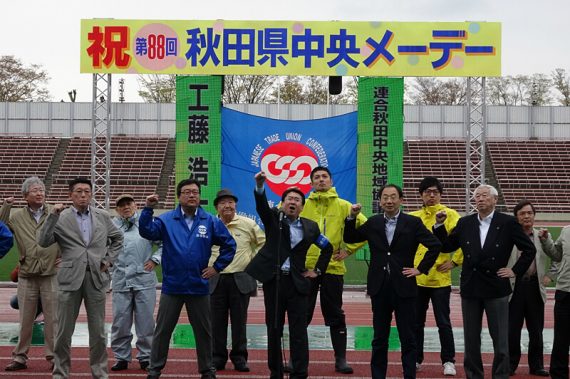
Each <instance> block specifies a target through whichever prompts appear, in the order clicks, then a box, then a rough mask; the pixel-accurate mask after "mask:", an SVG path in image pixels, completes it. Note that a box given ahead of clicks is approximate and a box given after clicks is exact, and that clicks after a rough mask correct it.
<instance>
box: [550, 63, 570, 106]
mask: <svg viewBox="0 0 570 379" xmlns="http://www.w3.org/2000/svg"><path fill="white" fill-rule="evenodd" d="M551 77H552V85H553V86H554V88H556V89H557V90H558V91H559V92H560V95H562V97H559V98H558V101H559V102H560V104H561V105H564V106H570V76H569V75H568V74H567V73H566V70H565V69H563V68H557V69H555V70H554V71H552V74H551Z"/></svg>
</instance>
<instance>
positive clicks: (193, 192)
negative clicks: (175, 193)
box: [180, 190, 200, 196]
mask: <svg viewBox="0 0 570 379" xmlns="http://www.w3.org/2000/svg"><path fill="white" fill-rule="evenodd" d="M180 194H181V195H184V196H190V195H199V194H200V191H198V190H184V191H181V192H180Z"/></svg>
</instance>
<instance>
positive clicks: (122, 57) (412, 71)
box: [81, 19, 501, 76]
mask: <svg viewBox="0 0 570 379" xmlns="http://www.w3.org/2000/svg"><path fill="white" fill-rule="evenodd" d="M81 72H82V73H113V74H116V73H120V74H151V73H152V74H185V75H192V74H194V75H247V74H249V75H322V76H335V75H339V76H344V75H349V76H500V75H501V24H500V23H498V22H347V21H226V20H215V21H173V20H168V21H166V20H112V19H109V20H106V19H93V20H81Z"/></svg>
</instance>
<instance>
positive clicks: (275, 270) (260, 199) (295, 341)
mask: <svg viewBox="0 0 570 379" xmlns="http://www.w3.org/2000/svg"><path fill="white" fill-rule="evenodd" d="M255 181H256V189H255V192H254V195H255V205H256V209H257V213H258V214H259V217H260V218H261V221H262V222H263V225H264V226H265V237H266V241H265V245H264V246H263V247H262V248H261V250H259V252H258V253H257V255H256V256H255V257H254V258H253V260H252V261H251V263H250V264H249V265H248V266H247V268H246V272H247V273H248V274H250V275H251V276H252V277H254V278H255V279H257V280H259V281H260V282H262V283H263V293H264V296H263V297H264V302H265V323H266V325H267V337H268V346H267V354H268V357H267V361H268V362H267V363H268V366H269V369H270V370H271V379H281V378H282V377H283V362H282V359H281V343H280V339H281V337H282V335H283V324H284V323H285V312H287V319H288V321H289V335H290V346H291V361H292V362H293V371H292V372H291V375H290V376H289V377H290V378H296V379H304V378H307V375H308V366H309V343H308V338H307V308H308V301H307V299H308V295H309V291H310V289H311V282H310V280H311V278H316V277H317V276H318V275H320V274H321V273H324V272H325V270H326V268H327V265H328V263H329V261H330V258H331V255H332V246H331V244H330V243H329V242H328V240H327V239H326V237H324V236H323V235H321V232H320V230H319V226H318V225H317V224H316V223H315V222H314V221H311V220H309V219H306V218H303V217H299V214H300V213H301V211H302V210H303V205H304V203H305V195H304V194H303V192H302V191H301V190H300V189H298V188H296V187H291V188H288V189H286V190H285V191H284V192H283V195H282V196H281V203H282V207H281V210H277V209H271V208H270V207H269V204H267V197H266V196H265V189H264V187H263V185H264V183H265V173H264V172H263V171H262V172H259V173H257V174H256V175H255ZM313 244H315V245H317V246H318V247H320V248H321V255H320V257H319V259H318V261H317V264H316V265H315V269H314V270H311V271H309V270H307V269H306V268H305V259H306V256H307V250H308V249H309V247H310V246H311V245H313Z"/></svg>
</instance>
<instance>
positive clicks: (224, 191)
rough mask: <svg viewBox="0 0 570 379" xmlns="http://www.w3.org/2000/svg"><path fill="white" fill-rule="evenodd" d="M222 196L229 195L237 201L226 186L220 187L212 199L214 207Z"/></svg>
mask: <svg viewBox="0 0 570 379" xmlns="http://www.w3.org/2000/svg"><path fill="white" fill-rule="evenodd" d="M224 197H231V198H232V199H234V201H235V202H236V203H237V201H238V198H237V197H236V196H235V195H234V194H233V193H232V191H230V190H229V189H227V188H224V189H221V190H219V191H218V193H217V194H216V198H215V199H214V207H217V206H218V202H219V201H220V200H222V198H224Z"/></svg>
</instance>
